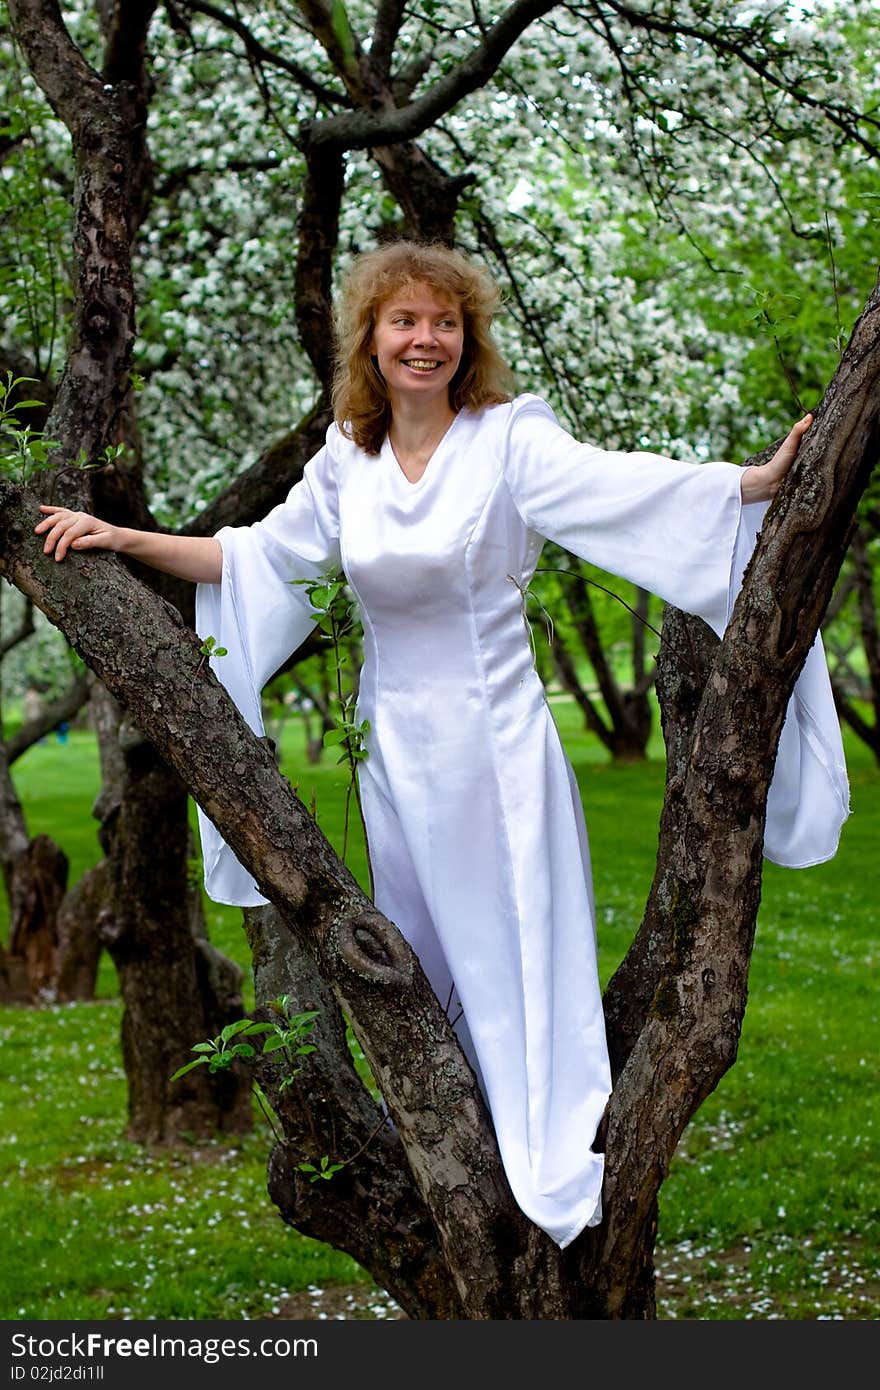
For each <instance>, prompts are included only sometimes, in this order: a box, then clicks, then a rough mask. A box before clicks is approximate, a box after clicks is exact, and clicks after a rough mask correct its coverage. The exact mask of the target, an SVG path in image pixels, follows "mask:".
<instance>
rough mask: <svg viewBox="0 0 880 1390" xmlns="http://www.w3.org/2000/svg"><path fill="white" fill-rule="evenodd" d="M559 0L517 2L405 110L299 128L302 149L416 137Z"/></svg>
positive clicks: (364, 146)
mask: <svg viewBox="0 0 880 1390" xmlns="http://www.w3.org/2000/svg"><path fill="white" fill-rule="evenodd" d="M557 3H558V0H514V3H513V4H512V5H511V6H510V7H509V9H507V10H506V11H505V13H504V14H503V15H502V16H501V18H500V19H499V20H497V21H496V23H495V24H493V26H492V28H491V29H490V30H489V32H488V34H487V35H486V38H485V40H484V42H483V43H481V44H480V45H479V46H478V47H477V48H475V49H474V50H473V51H472V52H471V53H469V54H468V56H467V57H466V58H463V59H462V61H461V62H460V63H455V64H454V65H453V66H452V67H451V68H450V69H449V71H448V72H447V73H446V74H445V75H444V76H443V77H441V78H440V79H439V80H438V81H437V82H435V83H434V85H433V87H431V89H430V90H429V91H428V92H426V93H425V95H424V96H422V97H419V98H418V99H417V100H416V101H413V102H411V103H410V104H409V105H408V106H404V107H400V108H397V107H387V108H386V109H384V110H382V111H381V112H373V111H354V112H352V113H351V115H339V116H331V117H328V118H327V119H326V120H322V121H311V122H308V123H306V124H304V125H303V126H302V127H301V132H300V135H301V142H302V145H303V148H307V147H308V146H310V145H311V146H313V147H319V146H322V145H336V146H338V148H340V149H345V150H363V149H368V148H370V147H371V146H372V147H374V146H376V145H396V144H399V143H400V142H401V141H402V140H414V139H415V138H416V136H418V135H421V133H422V131H424V130H427V128H428V126H430V125H433V124H434V122H435V121H437V120H439V119H440V117H441V116H444V115H445V114H446V112H447V111H450V110H451V109H452V107H453V106H455V105H457V103H458V102H460V101H461V100H463V98H464V97H466V96H469V95H470V93H471V92H474V91H476V90H477V89H478V88H479V87H482V86H484V85H485V83H486V82H487V81H488V80H489V78H490V77H491V76H492V74H493V73H494V72H495V71H496V70H497V68H498V66H499V64H500V63H501V61H502V59H503V58H504V56H505V54H506V53H507V52H508V50H509V49H510V48H511V47H512V46H513V44H514V43H516V40H517V39H518V38H519V36H520V35H521V34H522V33H523V31H524V30H525V29H527V28H528V26H529V25H530V24H531V23H532V21H533V20H535V19H538V18H540V16H541V15H543V14H547V13H548V11H550V10H552V9H553V8H554V7H555V5H556V4H557Z"/></svg>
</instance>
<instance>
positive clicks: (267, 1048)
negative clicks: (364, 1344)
mask: <svg viewBox="0 0 880 1390" xmlns="http://www.w3.org/2000/svg"><path fill="white" fill-rule="evenodd" d="M286 1046H287V1039H286V1038H285V1037H284V1036H283V1035H282V1034H281V1033H276V1034H275V1037H274V1038H267V1039H266V1041H265V1042H264V1043H263V1055H264V1056H265V1055H266V1053H267V1052H277V1051H278V1049H279V1048H281V1047H286Z"/></svg>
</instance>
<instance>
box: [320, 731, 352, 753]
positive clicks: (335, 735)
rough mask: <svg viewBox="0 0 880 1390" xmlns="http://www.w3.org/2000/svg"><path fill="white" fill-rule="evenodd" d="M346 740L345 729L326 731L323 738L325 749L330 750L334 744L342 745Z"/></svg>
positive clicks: (346, 733) (346, 732)
mask: <svg viewBox="0 0 880 1390" xmlns="http://www.w3.org/2000/svg"><path fill="white" fill-rule="evenodd" d="M347 738H348V730H347V729H328V730H327V732H326V734H325V735H324V738H323V744H324V747H325V748H332V747H333V746H334V744H337V743H344V742H345V740H346V739H347Z"/></svg>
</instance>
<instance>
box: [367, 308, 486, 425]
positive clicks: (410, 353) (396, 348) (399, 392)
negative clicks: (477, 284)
mask: <svg viewBox="0 0 880 1390" xmlns="http://www.w3.org/2000/svg"><path fill="white" fill-rule="evenodd" d="M463 348H464V316H463V314H462V311H461V305H460V303H459V302H458V300H457V299H456V297H455V296H454V295H448V294H446V293H444V292H443V291H442V290H435V289H434V288H433V287H432V286H431V285H427V284H415V285H410V286H404V287H403V288H402V289H400V290H396V291H395V292H394V293H393V294H392V295H390V296H389V297H388V299H384V300H382V302H381V303H380V305H379V306H378V308H377V310H376V325H375V328H374V330H373V337H372V339H371V342H370V353H371V355H372V356H373V357H375V358H376V359H377V360H378V367H379V371H380V372H381V373H382V375H383V377H384V378H385V383H386V386H387V389H388V394H389V396H390V398H391V404H392V408H393V406H394V402H395V400H407V401H412V402H415V401H416V400H424V401H433V400H435V399H436V398H437V397H439V396H443V397H444V398H445V399H446V400H448V398H449V397H448V392H449V383H450V382H451V381H452V379H453V377H454V376H455V373H456V372H457V371H458V364H459V362H460V361H461V354H462V350H463Z"/></svg>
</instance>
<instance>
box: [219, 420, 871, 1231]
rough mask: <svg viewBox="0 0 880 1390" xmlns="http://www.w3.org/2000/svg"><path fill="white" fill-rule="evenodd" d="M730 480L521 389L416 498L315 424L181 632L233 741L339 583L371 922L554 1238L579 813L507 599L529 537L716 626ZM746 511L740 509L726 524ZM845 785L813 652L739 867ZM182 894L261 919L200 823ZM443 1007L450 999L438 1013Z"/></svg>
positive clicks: (591, 1082) (584, 1149) (563, 1179)
mask: <svg viewBox="0 0 880 1390" xmlns="http://www.w3.org/2000/svg"><path fill="white" fill-rule="evenodd" d="M740 476H741V470H740V469H739V468H738V467H737V466H735V465H733V464H729V463H707V464H702V465H696V464H689V463H680V462H675V461H672V460H669V459H663V458H660V457H658V456H656V455H653V454H647V453H630V454H627V453H609V452H607V451H604V450H601V449H597V448H595V447H593V446H592V445H588V444H582V443H578V442H577V441H576V440H574V439H573V438H572V437H571V435H569V434H568V433H566V432H565V431H564V430H563V429H562V428H561V427H560V426H559V425H558V423H557V422H556V419H555V417H554V415H553V413H552V411H551V409H550V407H549V406H548V405H547V404H546V403H545V402H544V401H542V400H541V399H539V398H538V397H536V396H520V397H518V398H517V399H516V400H515V401H513V402H512V403H510V404H507V405H499V406H493V407H489V408H487V409H485V410H483V411H480V412H470V411H462V412H461V413H460V414H459V415H458V416H457V417H456V419H455V421H454V422H453V424H452V425H451V426H450V428H449V430H448V432H447V434H446V435H445V437H444V438H443V440H442V442H441V443H440V445H439V446H438V448H437V450H436V452H435V453H434V454H433V456H432V457H431V460H430V462H429V464H428V466H427V468H426V469H425V472H424V474H423V476H422V477H421V478H420V480H419V481H418V482H416V483H411V482H409V481H408V480H407V478H406V477H405V476H404V474H403V472H402V471H401V469H400V467H399V465H398V463H397V461H396V459H395V457H394V454H393V452H392V450H391V447H390V445H389V443H388V442H387V441H386V443H385V445H384V447H383V448H382V451H381V453H380V454H379V455H378V456H370V455H367V454H365V453H364V452H363V451H361V450H360V449H358V448H357V447H356V446H355V445H354V443H353V442H351V441H350V440H348V439H346V438H345V437H344V435H342V434H341V432H340V431H339V430H337V428H336V427H335V426H331V428H330V430H329V431H328V434H327V443H326V446H325V447H324V448H323V449H322V450H321V451H320V452H319V453H318V454H317V455H316V456H315V457H314V458H313V459H312V460H311V461H310V462H309V463H308V464H307V466H306V469H305V475H304V478H303V481H302V482H301V483H299V484H297V486H296V487H294V488H293V489H292V490H291V492H290V494H289V496H288V498H287V500H286V502H284V503H282V504H281V505H280V506H278V507H276V508H275V509H274V510H273V511H272V512H270V514H269V515H268V516H267V517H266V519H265V520H264V521H262V522H259V523H258V524H256V525H254V526H251V527H241V528H224V530H222V531H220V532H219V533H218V539H219V540H220V542H221V545H222V549H223V557H224V565H223V578H222V581H221V583H220V584H217V585H200V586H199V590H198V596H197V616H196V625H197V628H198V631H199V634H200V635H201V636H202V637H206V636H209V635H210V636H214V637H215V638H216V639H217V641H218V643H220V644H222V645H223V646H224V647H226V648H227V649H228V655H227V656H224V657H222V658H221V659H219V660H218V661H217V662H216V663H215V664H214V669H215V672H216V675H217V677H218V679H219V680H221V681H222V682H223V683H224V685H225V686H226V687H227V689H228V690H229V692H230V694H231V695H232V697H233V699H234V700H235V702H236V704H237V705H238V707H239V708H240V710H241V712H242V714H243V715H244V717H245V718H246V719H247V721H248V723H249V724H250V726H251V727H252V728H253V729H254V730H256V731H258V732H262V723H261V719H260V690H261V688H262V686H263V684H264V683H265V682H266V680H268V678H269V677H270V676H271V675H272V674H273V673H274V672H275V671H276V670H277V669H278V667H279V666H280V665H281V664H282V662H283V661H284V660H285V659H286V658H287V657H288V656H289V654H290V653H291V651H292V650H294V649H295V648H296V647H297V646H298V645H299V644H300V643H301V642H302V641H303V639H304V638H305V637H306V636H307V634H308V632H309V630H310V627H311V624H312V614H311V610H310V607H309V604H308V601H307V599H306V598H305V594H304V590H303V588H302V586H298V585H295V584H291V583H290V582H289V581H291V580H293V579H298V578H303V577H314V576H316V575H318V574H321V573H326V572H327V571H329V570H333V569H336V568H338V567H339V565H340V564H341V565H342V568H343V569H344V572H345V574H346V576H347V577H348V581H349V584H350V586H351V588H352V589H353V591H354V593H355V594H356V596H357V599H358V603H359V605H360V610H361V616H362V620H363V626H364V664H363V671H362V675H361V684H360V696H359V704H358V718H359V719H368V720H369V721H370V726H371V732H370V734H369V737H368V750H369V755H368V757H367V759H366V761H365V762H364V763H363V764H362V765H361V789H362V798H363V806H364V815H365V819H366V823H367V833H368V840H369V845H370V853H371V858H372V862H373V867H374V873H375V889H376V891H375V898H376V905H377V906H378V907H379V908H380V909H381V911H383V912H384V913H385V914H386V916H388V917H389V918H390V919H391V920H392V921H393V922H395V923H396V925H397V927H398V928H399V930H400V931H401V932H402V933H403V935H404V936H405V937H406V938H407V940H408V941H409V942H410V944H411V945H412V946H413V948H414V949H415V950H416V952H417V953H418V955H419V958H420V960H421V962H422V966H423V968H424V969H425V971H426V973H427V975H428V977H429V979H430V980H431V983H432V985H433V987H434V991H435V993H436V994H437V997H438V999H439V1000H440V1002H441V1004H443V1005H444V1006H445V1005H446V1004H447V1002H449V1000H450V997H451V991H452V989H453V981H454V991H455V998H454V999H452V1002H451V1005H450V1018H451V1019H453V1020H455V1018H456V1016H457V1015H459V1014H460V1011H461V1009H463V1017H460V1018H459V1020H458V1023H457V1030H458V1032H459V1036H460V1038H461V1040H462V1044H463V1046H464V1048H465V1051H466V1053H467V1054H468V1056H469V1057H470V1058H471V1061H472V1063H473V1064H474V1066H475V1070H476V1071H477V1074H478V1076H479V1077H480V1081H481V1084H482V1086H483V1089H484V1092H485V1094H486V1097H487V1100H488V1103H489V1107H490V1110H491V1114H492V1118H493V1123H494V1126H495V1130H496V1134H497V1138H498V1143H499V1147H500V1151H501V1156H502V1159H503V1162H504V1167H505V1171H506V1173H507V1176H508V1180H509V1182H510V1186H511V1189H512V1191H513V1194H514V1196H515V1197H516V1200H517V1202H518V1203H519V1205H520V1206H521V1208H522V1210H523V1211H524V1212H525V1213H526V1215H527V1216H528V1217H529V1218H530V1219H531V1220H532V1221H534V1222H535V1223H536V1224H537V1225H538V1226H540V1227H542V1228H543V1229H544V1230H545V1231H547V1232H548V1234H549V1235H550V1236H551V1237H552V1238H553V1239H554V1240H555V1241H556V1242H557V1243H558V1244H559V1245H560V1246H565V1245H567V1244H568V1243H569V1242H570V1241H571V1240H573V1239H574V1237H575V1236H577V1235H578V1234H579V1233H580V1231H581V1230H583V1228H584V1227H585V1226H587V1225H593V1224H596V1223H598V1221H600V1220H601V1201H600V1198H601V1188H602V1174H603V1160H602V1157H601V1155H600V1154H597V1153H594V1152H593V1151H592V1150H591V1148H590V1145H591V1144H592V1142H593V1140H594V1138H595V1134H596V1128H597V1126H598V1123H599V1120H600V1118H601V1116H602V1112H603V1110H604V1107H605V1103H606V1101H607V1099H608V1095H609V1092H610V1087H611V1081H610V1073H609V1066H608V1056H607V1051H606V1044H605V1029H604V1020H603V1014H602V1001H601V996H600V989H599V981H598V974H597V965H596V939H595V925H594V921H595V918H594V911H593V898H592V887H591V878H590V861H589V850H588V846H587V837H586V830H585V826H584V819H583V813H582V809H581V802H580V797H579V795H578V789H577V785H576V783H575V779H574V775H573V773H572V770H571V767H570V766H569V763H568V761H567V759H566V757H565V754H564V752H563V749H562V746H561V743H560V740H559V736H558V733H557V730H556V727H555V725H554V722H553V719H552V716H551V713H550V709H549V706H548V704H547V700H546V696H545V692H544V687H543V685H542V683H541V680H540V678H539V676H538V674H537V672H536V670H535V667H534V664H533V660H532V653H531V648H530V643H529V637H528V632H527V628H526V624H525V620H524V612H523V590H524V589H525V587H526V586H527V585H528V583H529V580H530V578H531V576H532V573H533V571H534V569H535V566H536V564H537V561H538V557H539V555H540V552H541V547H542V544H543V540H544V538H550V539H552V540H554V541H557V542H558V543H559V544H560V545H562V546H564V547H566V548H567V549H569V550H570V551H572V552H573V553H574V554H576V555H579V556H581V557H583V558H584V559H586V560H589V561H592V562H593V563H594V564H596V565H598V566H599V567H601V568H602V569H604V570H609V571H611V572H612V573H615V574H618V575H621V576H623V577H625V578H627V579H630V580H632V581H633V582H634V583H636V584H639V585H642V586H643V587H645V588H647V589H649V590H651V591H652V592H654V593H655V594H658V595H659V596H660V597H661V598H663V599H665V600H667V601H668V602H670V603H673V604H675V605H676V606H677V607H679V608H682V609H684V610H686V611H688V612H691V613H697V614H699V615H700V616H702V617H703V618H704V619H706V621H707V622H709V623H711V625H712V626H713V627H714V629H715V631H716V632H718V633H720V632H721V631H722V630H723V628H724V626H725V624H726V622H727V619H728V616H729V612H730V609H731V607H732V598H733V596H735V593H736V590H737V588H738V586H739V583H740V580H741V576H742V571H743V568H744V566H745V564H746V562H747V560H748V558H749V555H750V553H751V551H752V549H753V546H754V541H755V535H756V531H757V526H758V524H759V523H760V519H761V517H762V516H763V514H764V510H765V508H764V507H763V506H751V507H743V506H742V505H741V501H740ZM749 514H751V515H749ZM848 806H849V793H848V784H847V777H846V771H845V767H844V761H843V751H842V745H841V739H840V728H839V723H838V720H837V717H836V714H835V710H834V705H833V701H832V698H831V693H830V687H829V682H828V676H827V669H826V666H825V660H824V655H823V653H822V650H821V644H820V643H819V642H817V644H816V645H815V646H814V648H813V650H812V652H811V653H810V656H809V657H808V660H807V663H806V666H805V667H804V671H803V673H802V675H801V677H800V680H799V683H798V688H797V691H796V693H795V695H794V696H793V697H792V705H791V706H790V708H789V712H788V715H787V718H786V724H785V729H784V731H783V739H782V742H781V745H780V753H779V759H778V764H777V771H776V774H775V777H774V783H773V787H772V789H771V795H770V800H769V804H768V819H767V833H766V839H765V853H766V854H767V855H768V857H770V858H772V859H774V860H776V861H777V862H779V863H783V864H789V865H792V866H799V865H806V864H812V863H817V862H819V861H821V860H823V859H827V858H829V857H830V856H831V855H833V854H834V852H835V850H836V848H837V842H838V838H839V834H840V828H841V825H842V823H843V821H844V819H845V818H846V815H847V813H848ZM201 831H202V846H203V854H204V864H205V879H206V887H207V891H208V893H209V895H210V896H211V897H212V898H214V899H215V900H216V901H219V902H226V903H236V904H241V905H245V906H246V905H255V904H259V903H262V902H263V901H264V899H263V898H262V897H261V896H260V894H259V893H258V891H257V890H256V887H255V885H254V883H253V880H252V878H251V876H250V875H249V874H248V873H247V872H246V871H245V870H244V869H243V868H242V866H241V865H240V864H239V862H238V861H237V860H236V858H235V856H234V855H233V854H232V852H231V851H230V850H229V849H228V847H227V846H226V845H224V844H223V842H222V841H221V840H220V838H219V836H218V834H217V832H216V830H215V829H214V827H213V826H212V825H211V824H210V822H209V821H207V819H206V818H205V817H204V816H201ZM459 1001H460V1004H459Z"/></svg>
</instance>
